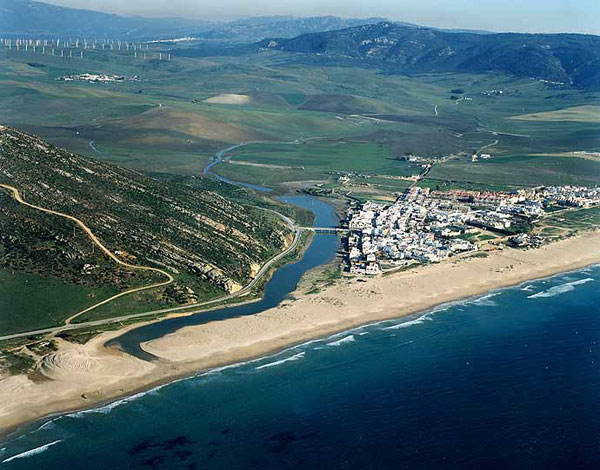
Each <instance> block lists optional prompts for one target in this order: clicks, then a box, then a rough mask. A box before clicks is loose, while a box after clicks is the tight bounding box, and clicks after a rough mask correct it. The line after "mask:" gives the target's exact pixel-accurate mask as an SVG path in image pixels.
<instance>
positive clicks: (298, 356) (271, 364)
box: [256, 351, 306, 370]
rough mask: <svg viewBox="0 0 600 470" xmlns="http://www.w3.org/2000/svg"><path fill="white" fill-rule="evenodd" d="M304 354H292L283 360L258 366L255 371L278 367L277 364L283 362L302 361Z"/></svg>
mask: <svg viewBox="0 0 600 470" xmlns="http://www.w3.org/2000/svg"><path fill="white" fill-rule="evenodd" d="M305 354H306V353H305V352H304V351H303V352H299V353H298V354H294V355H293V356H290V357H286V358H285V359H280V360H279V361H274V362H269V363H267V364H263V365H261V366H258V367H257V368H256V370H260V369H266V368H267V367H274V366H278V365H279V364H283V363H285V362H292V361H297V360H298V359H302V358H303V357H304V355H305Z"/></svg>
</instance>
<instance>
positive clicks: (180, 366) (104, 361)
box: [0, 231, 600, 432]
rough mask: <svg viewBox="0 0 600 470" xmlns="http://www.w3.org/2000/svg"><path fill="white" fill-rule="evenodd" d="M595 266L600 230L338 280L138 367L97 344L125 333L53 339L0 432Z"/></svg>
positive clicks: (186, 336) (171, 341) (162, 342)
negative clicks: (54, 347) (52, 348)
mask: <svg viewBox="0 0 600 470" xmlns="http://www.w3.org/2000/svg"><path fill="white" fill-rule="evenodd" d="M597 262H600V232H599V231H594V232H588V233H585V234H582V235H580V236H577V237H574V238H570V239H567V240H562V241H559V242H555V243H552V244H549V245H546V246H544V247H542V248H539V249H536V250H526V251H522V250H516V249H511V248H504V249H502V250H498V251H494V252H490V253H488V256H487V257H472V258H469V259H464V260H455V261H448V262H444V263H440V264H435V265H428V266H421V267H418V268H414V269H411V270H408V271H404V272H400V273H396V274H392V275H388V276H380V277H377V278H372V279H361V280H359V279H357V278H342V279H341V280H339V281H338V282H336V283H335V284H334V285H331V286H329V287H326V288H324V289H322V290H321V291H320V292H318V293H315V294H300V293H296V294H295V295H294V299H293V300H288V301H285V302H284V303H282V304H281V305H279V306H278V307H276V308H272V309H269V310H266V311H264V312H261V313H259V314H256V315H252V316H246V317H239V318H232V319H227V320H222V321H218V322H211V323H207V324H203V325H198V326H189V327H185V328H182V329H180V330H178V331H176V332H174V333H172V334H168V335H166V336H164V337H161V338H158V339H155V340H152V341H149V342H147V343H144V344H143V345H142V347H143V349H145V350H146V351H148V352H150V353H152V354H154V355H155V356H157V357H159V358H160V361H158V362H154V363H148V362H145V361H141V360H139V359H137V358H134V357H131V356H129V355H127V354H125V353H123V352H121V351H118V350H115V349H109V348H106V347H105V346H104V344H105V343H106V342H107V341H108V340H110V339H112V338H115V337H118V336H119V335H121V334H123V332H124V331H126V330H127V329H132V328H137V327H139V326H140V325H139V324H138V325H134V326H129V327H128V328H127V329H123V330H119V331H111V332H107V333H104V334H102V335H99V336H97V337H95V338H93V339H92V340H90V341H89V342H88V343H86V344H85V345H76V344H71V343H67V342H65V341H62V340H58V344H59V350H58V351H57V352H56V353H53V354H51V355H49V356H46V357H45V358H44V360H43V361H42V362H41V363H40V364H39V367H38V371H36V373H35V374H32V376H31V377H29V376H25V375H18V376H11V377H4V378H0V430H2V431H4V432H7V431H9V430H10V429H13V428H14V427H15V426H18V425H20V424H23V423H26V422H29V421H32V420H35V419H38V418H41V417H43V416H47V415H50V414H53V413H60V412H64V411H69V410H75V409H82V408H88V407H92V406H94V405H95V404H98V403H102V402H106V401H110V400H112V399H115V398H118V397H121V396H126V395H131V394H133V393H135V392H137V391H140V390H144V389H148V388H152V387H154V386H156V385H159V384H162V383H166V382H169V381H171V380H174V379H176V378H179V377H184V376H188V375H192V374H194V373H195V372H197V371H201V370H206V369H209V368H213V367H218V366H222V365H225V364H230V363H235V362H239V361H242V360H245V359H249V358H252V357H258V356H262V355H266V354H270V353H273V352H275V351H278V350H281V349H284V348H286V347H288V346H291V345H294V344H298V343H302V342H304V341H307V340H309V339H314V338H317V337H321V336H327V335H330V334H333V333H336V332H340V331H343V330H347V329H350V328H353V327H356V326H359V325H362V324H366V323H372V322H377V321H381V320H385V319H391V318H397V317H401V316H404V315H409V314H411V313H415V312H419V311H423V310H427V309H430V308H432V307H435V306H436V305H439V304H442V303H446V302H450V301H456V300H460V299H464V298H467V297H472V296H474V295H479V294H483V293H485V292H487V291H489V290H492V289H497V288H502V287H508V286H512V285H516V284H519V283H522V282H524V281H527V280H531V279H537V278H542V277H547V276H551V275H554V274H557V273H559V272H564V271H569V270H575V269H578V268H583V267H585V266H588V265H591V264H594V263H597Z"/></svg>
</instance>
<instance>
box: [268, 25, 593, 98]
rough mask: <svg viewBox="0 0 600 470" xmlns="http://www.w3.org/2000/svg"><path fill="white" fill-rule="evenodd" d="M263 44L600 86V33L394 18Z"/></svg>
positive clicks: (413, 67) (396, 65)
mask: <svg viewBox="0 0 600 470" xmlns="http://www.w3.org/2000/svg"><path fill="white" fill-rule="evenodd" d="M256 47H257V49H258V50H265V49H267V50H278V51H283V52H291V53H301V54H305V55H307V56H313V57H319V59H318V60H319V61H320V62H321V63H322V62H323V61H324V60H327V59H331V60H332V61H336V60H337V61H340V60H341V61H351V62H354V63H356V62H359V63H362V64H364V65H366V66H375V67H380V68H382V69H383V70H386V71H389V72H396V73H430V72H431V73H439V72H474V73H485V72H499V73H505V74H508V75H513V76H517V77H531V78H538V79H543V80H549V81H555V82H560V83H563V84H565V85H569V86H571V85H572V86H575V87H577V88H583V89H590V90H599V89H600V36H594V35H587V34H575V33H563V34H540V33H489V34H477V33H464V32H446V31H440V30H435V29H431V28H424V27H417V28H414V27H405V26H402V25H397V24H394V23H392V22H381V23H377V24H374V25H362V26H358V27H352V28H345V29H341V30H337V31H327V32H320V33H311V34H304V35H301V36H298V37H295V38H291V39H286V38H270V39H265V40H263V41H261V42H259V43H257V44H256Z"/></svg>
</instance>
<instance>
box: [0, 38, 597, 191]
mask: <svg viewBox="0 0 600 470" xmlns="http://www.w3.org/2000/svg"><path fill="white" fill-rule="evenodd" d="M155 47H156V48H157V49H156V50H155V51H154V52H156V51H158V48H160V47H164V46H160V45H157V46H155ZM0 54H1V55H0V63H1V64H2V68H1V69H0V110H1V111H2V114H3V116H7V117H6V118H5V119H4V121H3V122H4V123H5V124H8V125H13V126H17V127H21V128H24V130H28V131H31V132H34V133H36V134H39V135H41V136H42V137H45V138H48V139H49V140H50V141H52V142H54V143H57V144H59V145H61V146H65V147H67V148H69V149H71V150H73V151H76V152H79V153H82V154H84V155H88V156H93V157H95V158H100V159H106V160H109V161H112V162H116V163H119V164H123V165H126V166H130V167H133V168H136V169H139V170H143V171H151V172H162V173H176V174H183V175H191V174H200V173H201V170H202V168H203V167H204V166H205V164H206V163H207V162H208V161H209V159H210V157H211V155H214V154H215V153H216V152H217V151H218V150H219V149H222V148H225V147H227V146H230V145H231V144H236V143H240V142H252V141H260V142H261V144H255V145H252V146H247V147H245V148H244V149H243V151H242V150H240V151H239V152H237V154H234V155H233V160H234V161H238V162H248V163H258V164H263V165H274V167H272V168H269V167H268V166H265V167H262V168H261V167H251V166H244V167H243V168H239V167H241V165H235V164H231V165H222V166H221V167H220V168H219V169H218V171H219V172H220V173H221V174H223V175H224V176H227V177H231V176H232V175H236V177H237V178H242V179H244V178H246V181H248V182H258V183H259V184H260V183H261V182H262V183H263V184H264V183H269V184H275V185H281V184H286V183H287V182H297V181H313V180H319V181H322V180H323V179H325V180H328V176H329V175H327V172H328V171H334V170H339V169H341V170H345V171H359V172H369V173H371V174H382V175H402V176H404V175H406V171H405V170H404V169H400V167H397V166H395V163H396V162H394V161H393V160H387V158H392V159H394V158H396V157H398V156H401V155H404V154H407V153H411V154H415V155H422V156H431V157H440V156H443V155H448V154H451V153H454V154H461V153H463V154H465V155H470V153H472V152H475V151H482V152H487V153H491V154H492V155H493V156H494V157H496V156H514V155H517V156H520V155H529V154H540V153H560V152H571V151H573V150H581V149H584V150H594V149H598V148H600V132H599V126H598V123H597V122H595V121H594V120H593V119H587V118H586V119H583V118H582V119H583V120H584V121H585V122H564V121H556V120H551V121H546V122H538V121H531V120H527V121H524V120H515V119H509V118H511V117H515V116H528V115H537V114H539V113H557V112H564V111H560V110H563V109H564V108H565V105H564V103H565V102H567V101H568V102H569V104H570V105H572V106H571V107H570V108H569V109H575V112H576V114H578V115H581V114H582V113H583V114H586V113H587V114H588V115H593V110H594V109H595V108H594V106H597V105H598V103H599V102H600V100H599V96H600V95H599V94H598V93H594V92H587V93H584V92H581V91H578V90H572V89H562V88H557V87H555V86H551V85H549V84H545V83H541V82H538V81H535V80H532V79H523V78H521V79H517V78H512V77H506V76H503V75H498V74H486V75H477V74H435V75H434V74H425V75H418V76H410V77H408V76H400V75H390V74H382V73H378V71H377V70H374V69H368V68H361V67H323V66H317V65H308V66H307V65H303V64H297V63H294V62H293V61H292V60H290V59H289V57H288V56H286V55H285V54H283V53H276V52H271V53H255V54H249V55H244V56H238V57H218V56H216V57H201V58H198V57H186V56H185V51H182V53H181V55H180V56H177V57H174V59H173V60H172V61H170V62H168V61H159V60H156V59H152V60H147V61H137V62H136V61H134V60H132V59H131V58H130V57H126V56H122V55H118V54H110V53H108V52H100V51H95V53H93V54H92V53H90V54H88V55H87V57H86V58H84V59H80V60H66V59H61V58H59V57H49V56H42V55H39V54H38V55H31V54H30V55H25V54H20V55H19V54H17V53H16V52H15V51H12V52H8V51H2V52H1V53H0ZM83 72H94V73H107V74H121V75H124V76H126V77H133V76H139V81H124V82H120V83H107V84H104V83H86V82H63V81H58V80H57V78H59V77H62V76H65V75H69V74H73V73H83ZM493 90H501V91H502V94H495V93H491V92H490V91H493ZM456 91H460V92H461V93H453V92H456ZM232 97H235V99H233V98H232ZM84 102H85V103H86V104H85V106H80V105H79V104H78V103H84ZM42 111H43V112H42ZM572 112H573V111H571V113H572ZM550 115H552V114H550ZM555 116H556V114H555ZM315 137H318V138H320V139H321V140H318V141H314V142H310V147H309V148H308V150H307V151H304V150H302V151H300V150H296V149H294V150H290V149H289V148H288V146H282V145H281V144H277V142H282V141H293V140H296V139H309V138H315ZM342 139H343V140H344V141H345V142H346V143H345V144H341V141H342ZM305 145H309V143H307V144H305ZM344 145H345V146H346V147H343V146H344ZM345 149H348V151H346V150H345ZM505 163H506V164H508V163H509V161H508V160H500V159H498V162H497V164H494V165H488V166H486V167H485V168H484V169H485V170H486V171H487V170H489V171H492V172H496V171H497V172H498V175H497V176H493V175H490V176H489V177H488V178H487V179H488V180H489V181H490V182H498V183H502V182H503V181H504V179H503V178H504V177H503V176H502V174H507V173H510V171H512V169H513V168H514V165H512V164H509V166H508V167H507V168H506V171H505V169H504V168H503V166H504V164H505ZM463 165H464V168H465V178H457V175H459V174H460V173H461V172H462V168H463ZM444 166H446V165H444ZM576 166H577V165H575V167H576ZM278 167H285V168H278ZM287 167H292V168H287ZM296 167H304V170H298V169H297V168H296ZM575 167H574V171H575V173H574V174H573V178H572V179H573V180H574V181H577V180H579V179H580V177H579V176H578V173H577V170H576V168H575ZM563 169H568V168H567V167H566V166H565V165H563ZM242 170H243V171H242ZM478 171H479V170H478V169H476V167H472V166H467V164H466V162H463V161H462V160H460V161H459V162H458V163H454V162H453V163H452V164H451V165H448V169H441V167H440V168H439V169H438V168H436V169H435V172H434V173H437V175H436V176H435V178H436V179H437V178H438V177H439V178H441V179H444V178H446V176H447V177H448V178H449V179H450V180H452V181H455V180H456V181H459V180H461V181H471V180H472V181H473V182H475V181H479V179H480V178H472V177H471V175H472V174H473V173H478ZM409 173H412V170H411V171H410V172H409ZM523 182H524V184H527V181H526V178H525V179H524V180H523ZM511 183H513V184H519V182H518V181H511ZM502 184H503V183H502Z"/></svg>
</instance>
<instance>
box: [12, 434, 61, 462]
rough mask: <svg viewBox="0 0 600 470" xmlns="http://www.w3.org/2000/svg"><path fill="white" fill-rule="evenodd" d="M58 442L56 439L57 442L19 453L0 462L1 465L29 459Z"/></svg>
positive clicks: (59, 440)
mask: <svg viewBox="0 0 600 470" xmlns="http://www.w3.org/2000/svg"><path fill="white" fill-rule="evenodd" d="M59 442H62V440H61V439H58V440H57V441H53V442H49V443H48V444H44V445H43V446H39V447H36V448H35V449H31V450H27V451H25V452H21V453H20V454H16V455H13V456H12V457H9V458H7V459H4V460H3V461H2V463H7V462H10V461H12V460H16V459H23V458H26V457H31V456H32V455H36V454H41V453H42V452H44V451H46V450H47V449H49V448H50V447H52V446H53V445H55V444H58V443H59Z"/></svg>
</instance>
